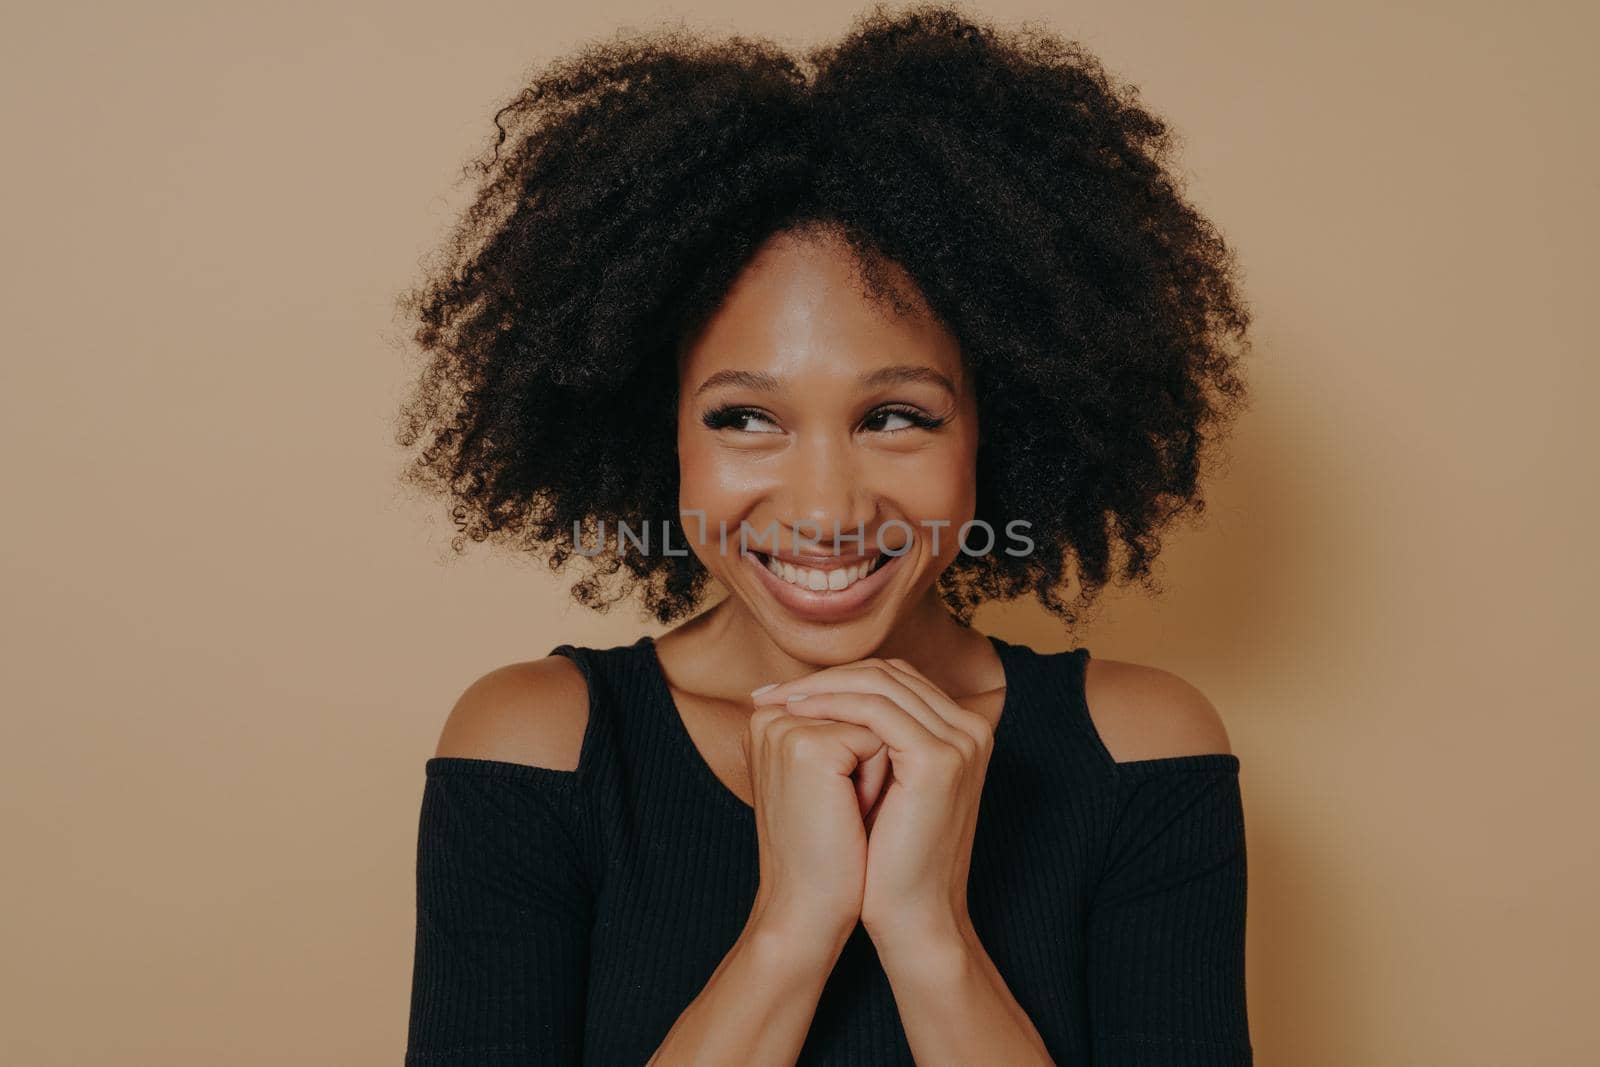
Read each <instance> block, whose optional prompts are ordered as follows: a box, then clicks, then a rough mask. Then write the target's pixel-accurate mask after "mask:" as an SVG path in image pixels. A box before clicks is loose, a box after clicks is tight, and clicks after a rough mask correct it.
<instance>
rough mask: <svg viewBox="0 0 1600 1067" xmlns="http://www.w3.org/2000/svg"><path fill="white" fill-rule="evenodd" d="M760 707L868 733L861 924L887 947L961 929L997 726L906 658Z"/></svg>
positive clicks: (861, 782) (863, 664)
mask: <svg viewBox="0 0 1600 1067" xmlns="http://www.w3.org/2000/svg"><path fill="white" fill-rule="evenodd" d="M752 699H753V700H754V701H755V704H756V706H757V708H758V709H761V708H763V707H766V708H772V707H781V708H783V709H784V710H785V711H787V713H789V714H791V715H795V716H802V717H806V718H815V719H818V720H833V721H836V722H842V723H853V724H856V725H859V726H863V727H866V728H867V729H868V730H870V731H872V734H874V735H875V736H876V738H878V739H879V740H881V742H882V746H881V748H879V749H878V750H877V751H876V752H874V753H873V754H871V755H870V756H869V757H867V758H865V759H862V760H860V761H859V762H858V763H857V764H856V766H855V768H854V769H853V771H852V773H851V778H852V779H853V781H854V785H855V790H856V794H857V799H858V803H859V807H860V811H861V813H862V821H863V827H864V830H865V832H866V834H867V847H866V853H867V855H866V871H865V877H864V885H863V888H862V896H861V908H860V919H861V923H862V925H863V926H864V927H865V928H866V929H867V932H868V933H869V934H871V935H872V937H873V938H874V940H875V941H879V942H880V945H881V943H882V940H883V939H884V938H901V937H904V938H907V939H911V940H915V939H918V938H925V937H929V936H940V935H943V934H946V933H952V932H956V931H959V930H960V929H963V928H965V925H966V923H967V921H968V917H967V874H968V870H969V868H970V866H971V859H972V841H973V835H974V832H975V830H976V828H977V818H978V804H979V800H980V798H981V795H982V793H983V782H984V777H985V774H986V772H987V769H988V763H989V755H990V752H991V751H992V749H993V728H992V727H991V725H990V723H989V721H988V719H986V718H985V717H984V716H982V715H980V714H978V713H977V712H975V711H970V710H968V709H967V708H964V707H962V706H961V705H959V704H957V703H956V702H955V701H954V700H953V699H951V698H950V697H949V696H948V695H946V694H945V693H944V692H943V691H941V690H940V689H939V688H938V687H937V686H935V685H934V684H933V683H932V682H930V681H929V680H928V679H927V678H926V677H924V676H923V675H922V674H921V673H920V672H919V671H917V670H916V668H914V667H912V666H911V664H909V663H907V662H906V661H905V660H902V659H887V660H884V659H866V660H860V661H857V662H855V663H850V664H843V665H840V666H836V667H828V668H825V669H823V670H820V671H817V672H815V673H814V674H810V675H807V676H805V677H804V678H798V679H795V680H794V681H791V682H785V683H782V684H780V685H777V686H775V687H772V688H769V689H766V690H764V691H758V692H757V693H755V694H753V695H752Z"/></svg>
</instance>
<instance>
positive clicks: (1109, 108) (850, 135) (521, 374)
mask: <svg viewBox="0 0 1600 1067" xmlns="http://www.w3.org/2000/svg"><path fill="white" fill-rule="evenodd" d="M495 126H496V128H497V129H498V131H499V132H498V136H496V137H495V139H494V143H493V145H492V151H487V150H486V153H485V157H484V158H480V159H477V160H474V161H473V163H472V164H470V165H469V167H468V169H467V174H468V175H469V176H473V175H476V177H477V178H478V184H477V186H476V189H475V197H474V199H473V201H472V203H471V204H470V207H468V209H467V210H466V211H465V213H464V215H463V216H462V217H461V219H460V220H459V222H458V223H457V224H456V225H455V228H454V230H453V232H452V235H451V239H450V241H449V242H448V244H447V246H446V247H445V248H444V249H443V250H442V251H441V252H440V254H439V256H437V257H436V258H435V260H434V263H433V265H431V266H429V267H428V268H426V269H427V275H426V277H425V278H424V279H423V280H422V281H421V282H420V283H419V284H418V285H417V286H416V287H415V288H413V289H411V290H410V291H409V292H407V293H406V294H404V295H403V296H402V297H401V299H400V306H401V307H402V309H404V311H405V312H406V313H407V315H408V321H410V322H412V323H413V324H414V335H413V336H414V339H415V341H416V343H417V344H418V345H420V346H421V348H422V349H423V350H424V351H426V352H427V353H429V354H430V355H429V358H428V359H427V361H426V366H425V368H424V369H423V370H422V372H421V375H420V379H419V380H418V381H417V382H416V384H415V385H414V387H413V389H412V392H411V394H410V396H409V397H408V399H407V400H406V402H405V406H404V408H403V409H402V412H401V415H400V419H399V422H398V424H397V427H398V428H397V440H398V442H399V443H400V444H401V445H404V446H407V447H410V446H413V445H417V444H418V442H419V441H420V442H421V445H420V449H419V453H418V454H417V455H415V456H414V457H413V459H412V461H411V462H410V463H409V465H408V466H407V467H406V468H405V473H404V475H403V481H404V482H405V483H406V484H408V485H411V486H414V487H422V488H425V489H428V490H432V491H437V492H440V493H443V494H444V495H445V496H446V497H447V498H448V499H449V501H450V503H451V505H452V515H453V517H454V519H455V522H456V525H457V527H458V530H459V535H458V536H457V537H456V538H455V539H454V541H453V546H454V549H455V551H457V552H460V551H462V550H463V546H464V544H465V542H466V540H467V539H469V538H470V539H471V540H474V541H484V540H488V539H491V538H492V539H494V540H495V541H497V542H512V543H514V544H515V545H516V546H517V547H519V548H522V549H526V550H528V551H530V552H531V553H532V554H533V555H534V556H535V557H538V558H543V559H544V560H545V561H546V562H547V564H548V566H549V567H550V568H551V569H552V570H554V571H558V572H559V571H560V570H562V569H563V567H565V566H566V565H567V564H568V563H575V562H577V561H579V560H581V561H582V566H583V568H584V571H585V573H583V574H582V576H581V578H580V580H578V581H577V582H576V584H574V585H573V586H572V588H571V592H572V594H573V596H574V598H575V599H577V600H578V601H579V602H580V603H583V604H585V605H587V606H589V607H591V608H595V609H597V610H605V609H606V608H607V607H609V606H610V605H611V604H613V603H615V602H616V601H618V600H621V599H624V598H627V597H629V596H631V595H633V594H634V593H636V592H637V593H639V594H640V595H641V598H642V601H643V606H644V609H645V610H646V611H647V612H649V613H650V614H652V615H653V616H654V617H655V618H656V619H657V620H658V621H660V622H663V623H668V622H672V621H674V620H676V619H678V618H681V617H683V616H685V615H687V614H689V613H692V612H693V611H695V610H696V609H697V608H698V607H699V606H700V605H701V603H702V601H703V598H704V594H705V592H706V588H707V586H708V584H710V573H709V572H708V571H706V570H705V568H704V566H703V565H702V564H701V563H700V561H699V560H698V559H697V558H696V557H695V556H694V555H693V554H692V553H689V554H685V555H681V556H680V555H663V554H650V555H645V554H641V553H638V552H634V553H625V552H619V551H618V548H617V547H616V546H615V544H614V543H613V542H607V547H606V548H605V549H604V551H602V552H601V553H600V554H598V555H593V556H585V555H581V554H579V553H578V552H577V551H576V548H575V546H574V543H573V534H574V531H575V530H581V531H582V533H583V541H584V542H585V543H591V544H592V543H593V542H594V539H595V538H594V531H595V529H596V526H595V524H596V523H597V522H598V521H599V520H603V519H610V520H612V521H613V522H615V521H617V520H621V521H627V522H629V523H630V524H631V525H633V527H634V528H635V529H637V528H638V525H639V523H640V522H643V521H648V522H649V523H650V525H651V526H652V527H653V528H657V529H659V528H660V527H659V524H660V523H661V522H662V521H668V522H670V523H672V524H673V525H672V527H671V531H672V537H673V540H674V541H675V542H677V543H679V544H687V543H689V542H690V533H691V532H692V531H693V529H694V528H693V527H691V528H689V529H688V530H685V529H682V528H681V527H680V526H679V525H678V503H677V500H678V496H677V494H678V465H677V457H676V437H675V425H674V420H675V418H676V405H675V398H676V396H677V387H678V383H677V380H676V360H675V357H676V354H677V350H678V348H679V346H680V345H681V344H682V343H683V342H684V339H685V338H689V337H692V336H694V334H695V333H696V332H697V331H698V329H699V328H700V327H701V326H702V325H703V324H704V323H705V321H706V320H707V319H708V318H709V316H710V315H711V314H712V313H713V312H714V311H715V310H716V308H717V306H718V304H719V302H720V299H721V296H722V294H723V293H724V292H725V291H726V289H727V288H728V286H729V285H730V284H731V283H732V281H733V280H734V278H735V277H736V276H737V275H738V274H739V272H740V271H741V269H742V267H743V266H744V265H745V263H746V262H747V261H748V260H749V259H750V257H751V255H752V254H753V253H754V252H755V250H756V249H757V248H758V247H759V246H760V245H761V244H762V243H763V242H764V241H765V240H766V239H767V238H768V237H769V236H771V235H772V234H774V233H775V232H778V231H793V232H799V231H802V230H806V229H808V228H809V229H815V228H817V227H823V228H825V229H827V230H828V231H829V232H830V233H834V234H837V235H839V236H841V237H843V238H845V239H846V240H848V242H849V245H850V248H851V249H852V251H853V252H854V253H855V254H856V255H857V256H858V258H859V260H860V262H861V264H862V265H863V267H864V269H865V271H866V278H867V280H868V282H869V285H870V287H871V289H872V290H873V292H874V295H876V296H878V297H880V298H881V299H883V300H885V301H888V302H890V303H892V304H894V305H895V306H897V307H899V306H900V305H901V301H899V300H898V299H897V297H896V296H895V294H894V291H893V287H892V286H891V285H889V284H887V283H885V282H883V281H882V279H881V276H879V272H877V271H876V270H875V269H874V268H873V264H875V263H881V262H882V261H884V260H888V261H892V262H893V263H895V264H898V265H899V266H900V267H901V268H903V269H904V271H905V272H906V273H907V274H908V275H909V276H910V278H911V279H912V280H913V281H914V282H915V283H916V284H917V286H918V287H919V288H920V290H921V295H922V296H923V297H925V305H926V306H927V307H929V308H931V309H932V310H933V313H934V314H936V315H937V316H938V317H939V318H940V320H941V321H942V323H943V325H944V326H945V327H946V328H947V329H949V330H950V331H951V333H952V335H953V336H954V337H955V338H956V340H957V341H958V342H959V344H960V346H961V351H962V355H963V358H964V359H965V360H966V361H967V363H968V366H969V367H970V369H971V372H972V376H973V380H974V382H975V387H976V390H977V398H978V411H979V418H980V425H982V426H983V427H984V443H983V445H982V446H981V448H980V450H979V454H978V464H979V469H978V471H977V486H978V503H977V514H976V516H975V517H976V518H977V519H981V520H984V521H986V522H988V523H989V524H990V525H991V526H992V527H993V528H995V529H1002V528H1004V527H1005V524H1006V523H1007V522H1009V521H1012V520H1013V519H1025V520H1026V521H1028V522H1029V523H1031V524H1032V525H1031V527H1030V528H1029V530H1028V535H1029V536H1030V537H1031V538H1032V539H1033V541H1034V543H1035V549H1034V551H1033V552H1032V553H1031V554H1029V555H1026V556H1010V555H1006V554H1005V553H992V554H989V555H984V556H968V555H965V554H962V555H960V556H958V557H957V558H956V560H955V561H954V562H952V563H951V565H950V566H949V568H948V569H947V570H946V571H945V573H944V574H943V575H941V577H940V579H939V585H938V588H939V592H940V595H941V596H942V597H943V599H944V601H945V603H946V604H947V605H948V606H949V608H950V609H951V611H952V613H953V614H954V615H955V617H956V618H958V619H960V620H961V621H963V622H964V623H970V621H971V617H972V614H973V612H974V610H975V609H976V607H977V606H978V605H979V604H981V603H982V602H984V601H986V600H990V599H1000V600H1005V599H1012V598H1016V597H1018V596H1022V595H1025V594H1028V593H1032V594H1034V595H1035V596H1036V597H1037V599H1038V600H1039V602H1040V603H1041V604H1042V605H1043V606H1044V607H1045V608H1046V609H1047V610H1049V611H1051V612H1052V613H1054V614H1056V615H1057V616H1059V617H1060V618H1061V619H1063V620H1064V622H1065V623H1066V624H1067V626H1068V627H1071V626H1072V625H1074V624H1075V623H1076V622H1077V621H1078V620H1079V618H1080V617H1081V612H1082V610H1083V609H1086V608H1087V607H1088V606H1089V605H1090V603H1091V602H1092V601H1093V600H1094V599H1095V598H1096V597H1097V596H1098V594H1099V593H1100V591H1101V590H1102V589H1103V587H1104V586H1105V584H1106V583H1107V581H1108V580H1111V579H1113V578H1117V579H1120V580H1121V581H1124V582H1128V581H1133V580H1141V581H1142V582H1143V583H1144V585H1145V586H1146V588H1149V589H1155V588H1156V587H1157V585H1156V583H1155V582H1154V581H1153V579H1152V576H1151V565H1152V563H1153V561H1154V559H1155V557H1156V554H1157V552H1158V550H1159V547H1160V540H1159V536H1160V534H1161V533H1162V531H1163V529H1164V528H1165V527H1166V526H1167V524H1168V523H1170V522H1171V521H1172V520H1173V519H1174V518H1175V517H1176V516H1178V515H1180V514H1182V513H1184V512H1189V513H1193V514H1198V513H1199V512H1201V511H1203V510H1204V500H1203V498H1202V497H1201V494H1200V491H1199V488H1198V483H1199V481H1200V475H1201V473H1202V468H1203V467H1204V466H1205V464H1204V463H1203V462H1202V460H1203V458H1204V456H1205V455H1206V454H1207V453H1208V450H1209V445H1211V444H1212V443H1214V442H1215V441H1217V440H1218V439H1220V437H1221V436H1222V435H1223V434H1224V433H1225V432H1226V431H1227V428H1228V426H1229V424H1230V423H1231V421H1232V416H1234V415H1235V414H1237V412H1238V411H1239V409H1240V408H1241V407H1242V406H1243V405H1244V403H1245V388H1244V384H1243V381H1242V379H1241V378H1240V376H1239V371H1238V367H1239V360H1240V357H1241V356H1242V355H1243V354H1244V353H1245V351H1246V350H1247V349H1248V347H1249V341H1248V339H1247V332H1248V325H1249V311H1248V308H1247V306H1246V304H1245V301H1244V300H1243V298H1242V297H1241V295H1240V292H1239V286H1238V282H1237V278H1238V275H1239V271H1238V268H1237V265H1236V263H1235V260H1234V256H1233V253H1232V251H1231V250H1230V248H1229V247H1228V246H1227V245H1226V243H1225V242H1224V240H1223V238H1222V237H1221V235H1220V234H1219V233H1218V232H1217V231H1216V229H1215V228H1214V227H1213V226H1212V225H1211V224H1210V223H1209V222H1208V221H1207V220H1206V219H1204V218H1202V217H1201V216H1200V215H1199V214H1198V213H1197V211H1196V210H1195V209H1194V208H1193V207H1192V206H1191V205H1189V204H1188V203H1187V201H1186V200H1185V198H1184V196H1183V195H1182V192H1181V189H1180V185H1179V181H1178V179H1177V177H1176V176H1175V174H1174V172H1173V170H1172V169H1171V168H1170V166H1169V161H1170V159H1171V156H1172V154H1173V151H1174V138H1173V136H1172V134H1171V133H1170V131H1169V130H1168V127H1167V126H1166V125H1165V124H1164V123H1163V121H1162V120H1161V119H1159V118H1158V117H1156V116H1154V115H1152V114H1151V113H1150V112H1149V111H1147V110H1146V109H1145V108H1143V107H1142V106H1141V105H1140V103H1139V99H1138V90H1137V89H1135V88H1133V87H1130V86H1126V85H1123V84H1121V83H1119V82H1118V81H1116V80H1115V79H1113V78H1112V77H1111V76H1109V75H1108V74H1107V73H1106V72H1105V70H1104V69H1103V67H1102V66H1101V64H1100V63H1099V61H1098V60H1096V59H1095V58H1094V57H1093V56H1092V55H1090V54H1088V53H1087V52H1085V50H1084V49H1083V48H1082V46H1081V45H1079V44H1077V43H1075V42H1071V41H1064V40H1062V39H1060V38H1058V37H1055V36H1052V35H1051V34H1049V33H1047V32H1045V31H1043V30H1041V29H1039V28H1037V27H1035V26H1033V25H1032V24H1026V23H1025V24H1023V25H1022V26H1021V27H1020V28H1018V29H1014V30H1000V29H996V28H995V27H994V26H992V25H988V24H985V23H982V22H979V21H975V20H973V19H972V18H971V17H969V16H967V15H965V14H962V13H960V12H958V11H957V10H954V9H952V8H949V7H945V6H935V5H919V6H916V7H912V8H908V9H906V10H904V11H901V12H899V13H895V14H891V13H887V12H885V10H884V9H883V7H882V5H879V6H876V7H874V8H872V9H871V10H870V11H868V12H867V13H866V14H863V15H861V16H858V17H857V19H856V21H855V23H854V24H853V25H852V26H851V27H850V29H849V32H848V33H847V34H846V35H845V36H844V37H843V38H842V39H841V40H839V41H838V42H837V43H834V44H830V45H826V46H822V47H817V48H814V49H812V50H810V51H809V52H807V53H806V54H805V55H804V56H803V57H800V58H796V57H795V56H792V55H790V54H789V53H787V52H785V51H784V50H782V49H780V48H779V47H778V46H776V45H774V44H773V43H771V42H768V41H765V40H761V39H751V38H747V37H731V38H726V39H721V40H709V39H707V38H705V37H704V36H702V35H700V34H697V33H692V32H689V31H687V30H685V29H683V28H681V27H677V28H671V29H657V30H654V31H651V32H648V33H645V34H639V33H633V34H619V35H617V36H616V37H614V38H612V39H610V40H608V41H604V42H597V43H591V44H589V45H588V46H586V47H585V48H584V49H583V50H581V51H580V52H578V53H577V54H575V55H573V56H571V57H569V58H566V59H563V60H559V61H557V62H555V63H553V64H551V65H549V66H548V67H545V68H543V69H542V70H540V71H539V72H538V73H537V74H536V76H534V77H533V78H532V80H531V82H530V83H529V84H528V85H527V87H526V88H525V89H523V90H522V91H521V92H520V94H519V95H517V96H516V97H515V98H514V99H512V100H511V101H510V102H509V103H507V104H505V106H503V107H502V108H500V110H499V111H498V112H497V113H496V116H495ZM875 278H876V279H877V280H874V279H875ZM669 517H670V518H669ZM1074 569H1075V571H1076V574H1077V577H1078V584H1079V590H1078V594H1077V596H1076V597H1075V598H1072V599H1069V598H1068V597H1067V596H1066V591H1067V589H1068V588H1069V586H1070V585H1071V577H1072V572H1073V571H1074Z"/></svg>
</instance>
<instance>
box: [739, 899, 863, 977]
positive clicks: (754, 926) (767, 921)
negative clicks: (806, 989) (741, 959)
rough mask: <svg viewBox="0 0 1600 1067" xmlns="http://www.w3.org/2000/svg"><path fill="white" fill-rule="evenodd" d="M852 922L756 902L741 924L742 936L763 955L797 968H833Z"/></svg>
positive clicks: (852, 925) (826, 970) (823, 970)
mask: <svg viewBox="0 0 1600 1067" xmlns="http://www.w3.org/2000/svg"><path fill="white" fill-rule="evenodd" d="M854 929H855V922H854V920H851V921H850V922H848V923H847V922H845V921H844V920H842V919H840V918H838V917H836V916H815V917H806V916H802V915H798V914H795V913H792V912H785V911H782V910H780V909H777V908H772V907H762V906H761V905H759V904H758V905H757V907H756V908H755V909H753V910H752V911H751V913H750V920H749V922H747V923H746V924H745V929H744V938H745V940H747V941H748V942H749V943H750V945H751V947H752V949H753V950H754V951H755V952H756V954H757V955H759V956H761V957H763V958H764V959H766V960H768V961H770V962H772V963H775V964H778V965H781V966H789V967H791V968H798V969H801V970H817V969H820V970H821V971H822V972H823V973H824V974H826V973H828V972H830V971H832V970H833V965H834V964H835V963H836V962H837V961H838V959H839V954H840V953H841V952H843V951H844V945H845V942H846V941H848V940H849V938H850V934H851V932H852V931H853V930H854Z"/></svg>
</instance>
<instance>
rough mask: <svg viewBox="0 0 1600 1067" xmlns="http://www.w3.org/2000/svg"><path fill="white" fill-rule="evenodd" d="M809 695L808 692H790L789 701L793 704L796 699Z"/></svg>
mask: <svg viewBox="0 0 1600 1067" xmlns="http://www.w3.org/2000/svg"><path fill="white" fill-rule="evenodd" d="M807 695H808V694H806V693H790V694H789V703H791V704H793V703H794V702H795V701H796V700H804V699H805V698H806V697H807Z"/></svg>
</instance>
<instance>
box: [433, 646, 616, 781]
mask: <svg viewBox="0 0 1600 1067" xmlns="http://www.w3.org/2000/svg"><path fill="white" fill-rule="evenodd" d="M588 722H589V687H588V683H587V682H585V681H584V677H583V672H582V671H580V670H579V669H578V665H577V664H575V663H573V662H572V660H570V659H568V658H567V657H566V656H558V655H552V656H546V657H545V658H543V659H539V660H529V661H527V662H524V663H512V664H508V665H506V666H504V667H497V668H495V669H494V670H492V671H490V672H489V673H487V674H485V675H483V677H481V678H479V679H477V680H476V681H475V682H473V683H472V684H471V685H469V686H467V688H466V690H465V691H464V692H463V693H462V694H461V696H460V697H458V698H457V699H456V703H455V706H454V707H453V708H451V709H450V715H449V717H448V718H447V719H446V720H445V724H444V729H443V731H442V732H441V733H440V735H439V744H438V747H437V749H436V750H435V751H434V755H435V756H456V757H463V758H467V759H491V760H501V761H503V762H506V763H525V764H527V765H529V766H533V767H549V768H551V769H553V770H561V771H570V770H576V769H577V766H578V756H579V753H580V749H581V748H582V745H583V733H584V729H585V727H586V726H587V725H588Z"/></svg>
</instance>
